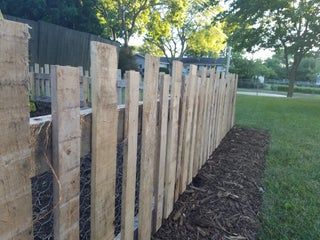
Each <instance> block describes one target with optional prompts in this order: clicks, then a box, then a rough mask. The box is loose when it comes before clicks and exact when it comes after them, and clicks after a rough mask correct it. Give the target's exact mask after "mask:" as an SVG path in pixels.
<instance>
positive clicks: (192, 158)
mask: <svg viewBox="0 0 320 240" xmlns="http://www.w3.org/2000/svg"><path fill="white" fill-rule="evenodd" d="M195 81H196V84H195V95H194V103H193V117H192V123H191V144H190V157H189V158H190V159H189V167H188V180H187V184H189V183H191V181H192V178H193V168H194V166H193V165H194V161H195V158H196V157H195V156H194V154H195V150H196V149H195V148H196V143H197V128H198V109H199V90H200V84H201V78H199V77H197V76H196V79H195Z"/></svg>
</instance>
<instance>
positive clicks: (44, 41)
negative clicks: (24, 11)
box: [5, 15, 119, 71]
mask: <svg viewBox="0 0 320 240" xmlns="http://www.w3.org/2000/svg"><path fill="white" fill-rule="evenodd" d="M5 18H6V19H8V20H11V21H16V22H21V23H25V24H28V25H29V26H30V30H29V32H30V35H31V38H30V39H29V61H30V64H31V65H33V64H35V63H38V64H40V65H41V66H42V65H44V64H59V65H71V66H83V68H84V70H86V71H87V70H89V69H90V42H91V41H97V42H103V43H108V44H113V45H115V46H118V47H119V43H117V42H114V41H110V40H108V39H104V38H102V37H99V36H97V35H94V34H90V33H86V32H80V31H76V30H73V29H70V28H66V27H62V26H59V25H56V24H52V23H48V22H44V21H32V20H27V19H23V18H18V17H13V16H8V15H6V16H5Z"/></svg>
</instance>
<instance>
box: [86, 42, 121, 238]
mask: <svg viewBox="0 0 320 240" xmlns="http://www.w3.org/2000/svg"><path fill="white" fill-rule="evenodd" d="M117 59H118V57H117V49H116V47H115V46H111V45H108V44H104V43H100V42H91V74H92V79H93V80H92V170H91V239H95V240H96V239H97V240H100V239H104V240H106V239H107V240H108V239H110V240H111V239H113V238H114V223H113V222H114V206H115V205H114V204H115V179H116V156H117V152H116V150H117V148H116V147H117V124H118V123H117V120H118V111H117V90H116V77H117V64H118V61H117Z"/></svg>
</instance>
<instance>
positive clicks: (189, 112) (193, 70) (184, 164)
mask: <svg viewBox="0 0 320 240" xmlns="http://www.w3.org/2000/svg"><path fill="white" fill-rule="evenodd" d="M188 78H189V79H188V81H190V83H189V87H188V89H187V98H186V118H185V125H184V132H185V134H184V140H183V143H182V144H183V146H182V157H181V177H180V178H181V180H180V181H181V183H180V189H179V193H180V194H181V193H182V192H184V191H185V189H186V187H187V184H188V183H187V182H188V167H189V161H190V148H191V134H192V118H193V107H194V96H195V92H196V88H195V85H196V78H197V66H195V65H190V72H189V75H188Z"/></svg>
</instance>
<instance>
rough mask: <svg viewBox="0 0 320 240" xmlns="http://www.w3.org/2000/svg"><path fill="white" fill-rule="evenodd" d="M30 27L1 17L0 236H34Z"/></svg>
mask: <svg viewBox="0 0 320 240" xmlns="http://www.w3.org/2000/svg"><path fill="white" fill-rule="evenodd" d="M28 38H29V33H28V27H27V25H25V24H21V23H16V22H11V21H7V20H0V103H1V104H0V122H1V123H0V132H1V135H0V222H1V223H0V239H1V240H16V239H27V240H31V239H33V233H32V195H31V180H30V175H31V171H32V164H31V149H30V129H29V106H28Z"/></svg>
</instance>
